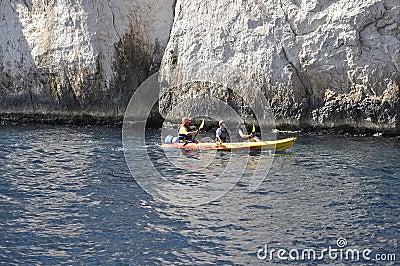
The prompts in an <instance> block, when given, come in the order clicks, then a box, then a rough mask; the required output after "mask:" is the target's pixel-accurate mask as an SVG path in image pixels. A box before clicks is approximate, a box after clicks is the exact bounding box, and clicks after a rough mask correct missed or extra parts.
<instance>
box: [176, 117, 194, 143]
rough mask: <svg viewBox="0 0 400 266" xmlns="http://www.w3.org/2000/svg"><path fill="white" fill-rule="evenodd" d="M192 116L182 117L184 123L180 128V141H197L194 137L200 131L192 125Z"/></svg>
mask: <svg viewBox="0 0 400 266" xmlns="http://www.w3.org/2000/svg"><path fill="white" fill-rule="evenodd" d="M190 122H191V120H190V118H189V117H184V118H182V124H181V125H180V126H179V129H178V136H179V141H180V142H196V141H195V140H194V139H193V137H194V136H196V135H197V134H198V133H199V131H198V130H194V129H195V128H194V127H192V126H190Z"/></svg>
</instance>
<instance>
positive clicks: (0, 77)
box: [0, 0, 173, 118]
mask: <svg viewBox="0 0 400 266" xmlns="http://www.w3.org/2000/svg"><path fill="white" fill-rule="evenodd" d="M172 22H173V0H162V1H161V0H132V1H123V0H115V1H105V0H99V1H87V0H78V1H73V0H66V1H55V0H46V1H38V0H32V1H31V0H24V1H19V0H16V1H0V36H1V38H0V101H1V103H2V104H1V106H0V113H1V114H2V117H3V118H4V117H7V116H9V117H11V118H13V117H14V118H18V116H24V115H28V116H31V117H35V116H43V117H52V116H54V117H60V116H61V117H64V116H65V117H71V118H74V117H76V116H82V115H89V116H94V117H119V118H121V117H122V116H123V114H124V110H125V107H126V106H127V103H128V101H129V100H130V98H131V96H132V94H133V93H134V90H135V89H136V88H137V87H138V85H139V84H140V83H141V82H143V81H144V80H145V79H146V78H147V77H148V76H149V75H150V74H151V73H153V72H155V71H157V70H158V68H159V66H160V63H161V58H162V56H163V53H164V49H165V46H166V44H167V41H168V38H169V32H170V29H171V27H172Z"/></svg>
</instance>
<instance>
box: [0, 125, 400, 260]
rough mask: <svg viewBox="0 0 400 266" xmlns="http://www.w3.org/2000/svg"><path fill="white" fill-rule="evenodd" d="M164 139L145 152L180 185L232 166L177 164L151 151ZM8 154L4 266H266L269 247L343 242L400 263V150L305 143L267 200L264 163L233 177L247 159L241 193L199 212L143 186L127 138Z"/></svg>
mask: <svg viewBox="0 0 400 266" xmlns="http://www.w3.org/2000/svg"><path fill="white" fill-rule="evenodd" d="M157 138H158V139H159V132H158V131H154V132H151V133H150V134H149V140H148V142H147V144H148V145H147V146H146V147H138V149H145V150H146V151H148V152H149V154H150V157H151V163H152V164H154V165H155V166H156V167H158V169H159V170H160V171H163V172H164V173H165V175H166V176H167V178H169V179H171V180H173V181H174V182H176V183H182V184H184V185H190V186H196V184H199V183H206V182H210V180H209V179H208V178H209V177H212V178H217V177H218V175H219V174H220V172H221V171H222V169H226V167H227V163H228V162H227V161H232V157H231V156H232V155H231V154H230V153H224V152H218V153H213V152H202V153H197V154H196V153H190V154H183V153H181V152H182V151H175V153H171V154H170V155H169V156H165V154H164V151H163V150H162V149H160V148H159V146H158V145H156V144H157V143H156V142H151V141H152V139H157ZM0 147H1V148H0V158H1V161H0V162H1V167H0V173H1V178H0V236H1V240H2V241H1V242H0V262H1V263H4V264H6V265H21V264H25V265H26V264H27V265H34V264H45V265H55V264H61V263H65V264H90V265H92V264H95V265H103V264H111V265H117V264H118V265H119V264H123V265H124V264H133V265H153V264H162V265H165V264H172V263H175V264H182V265H188V264H209V263H217V264H230V265H231V264H238V265H260V264H262V265H266V264H268V263H269V262H266V261H261V260H259V259H258V258H257V254H256V253H257V250H258V249H259V248H260V247H262V246H263V245H264V244H268V246H269V247H271V248H286V249H291V248H297V249H305V248H315V249H319V250H321V249H322V248H327V247H328V246H332V247H335V245H336V240H337V239H338V237H344V238H346V239H347V242H348V247H350V248H359V249H364V248H370V249H372V250H373V252H375V253H378V252H381V253H383V252H385V253H397V257H399V256H400V255H399V248H398V240H399V238H400V237H399V236H400V234H399V230H398V228H399V226H400V218H399V215H398V214H399V210H400V197H399V190H398V188H399V185H400V176H399V172H400V171H399V170H400V161H399V160H400V159H399V158H400V143H399V140H398V139H382V138H357V137H340V136H300V137H299V139H298V141H297V142H296V144H295V145H294V146H293V148H292V149H291V150H290V151H288V152H285V153H277V154H274V155H273V159H274V161H273V165H272V168H271V169H270V171H269V173H268V175H267V176H266V178H265V180H264V181H263V182H262V184H261V186H260V187H259V188H258V190H256V191H252V190H249V189H248V185H249V182H250V181H251V178H252V174H253V172H254V169H255V167H256V166H257V164H258V163H259V162H260V158H261V156H263V154H262V153H261V154H260V153H259V154H250V155H249V154H246V153H242V154H240V153H239V154H238V155H237V157H235V161H234V162H235V163H234V164H233V165H231V166H230V167H231V168H230V169H235V167H238V169H237V170H238V171H239V170H240V169H239V166H240V165H241V164H243V162H241V160H242V161H246V169H244V171H243V176H242V177H241V178H240V179H239V181H238V182H234V186H233V189H232V190H230V191H229V192H228V193H227V194H226V195H224V196H223V197H220V198H218V199H216V200H214V201H212V202H211V203H209V204H205V205H200V206H196V207H177V206H174V205H169V204H165V203H162V202H159V201H156V200H154V199H153V198H152V197H151V196H150V195H148V194H146V193H145V192H144V191H143V190H142V189H141V188H140V187H139V186H138V185H137V183H136V181H135V179H134V178H133V177H132V176H131V174H130V172H129V170H128V167H127V165H126V162H125V160H124V154H123V150H122V143H121V132H120V130H119V129H110V128H97V127H89V128H83V127H82V128H78V127H50V126H46V127H44V126H42V127H30V126H15V127H2V128H0ZM268 156H269V154H268ZM135 160H138V162H140V160H142V162H143V163H148V161H147V160H146V159H145V158H140V157H135ZM196 161H197V163H198V164H197V165H196V163H195V162H196ZM172 162H174V163H176V162H179V163H181V165H182V166H184V164H185V163H186V164H188V162H190V164H193V165H194V169H195V168H196V167H202V168H201V169H202V172H201V171H198V170H192V171H188V168H187V167H182V168H179V167H171V163H172ZM201 162H203V164H200V163H201ZM204 162H206V163H204ZM143 169H146V168H145V167H143ZM149 175H150V171H139V172H138V173H137V176H138V177H139V178H142V179H145V178H149ZM226 175H227V176H226V177H227V179H228V178H229V172H228V171H226ZM211 181H212V179H211ZM180 196H182V195H177V197H180ZM199 196H201V195H199ZM276 262H277V263H283V262H280V261H276ZM284 263H289V264H293V265H298V264H299V262H298V261H286V262H284ZM302 263H303V264H316V262H310V261H303V262H302ZM320 263H321V264H337V265H342V264H343V263H345V262H343V261H340V260H323V261H318V264H320ZM359 264H360V265H362V264H365V262H360V263H359Z"/></svg>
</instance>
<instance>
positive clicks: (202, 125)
mask: <svg viewBox="0 0 400 266" xmlns="http://www.w3.org/2000/svg"><path fill="white" fill-rule="evenodd" d="M203 127H204V119H203V121H201V124H200V126H199V129H198V130H197V133H196V135H194V137H193V140H194V139H195V138H196V137H197V135H198V134H199V133H200V130H201V129H203Z"/></svg>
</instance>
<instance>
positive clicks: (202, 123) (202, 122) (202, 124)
mask: <svg viewBox="0 0 400 266" xmlns="http://www.w3.org/2000/svg"><path fill="white" fill-rule="evenodd" d="M203 127H204V119H203V121H201V124H200V127H199V130H200V129H202V128H203Z"/></svg>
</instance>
